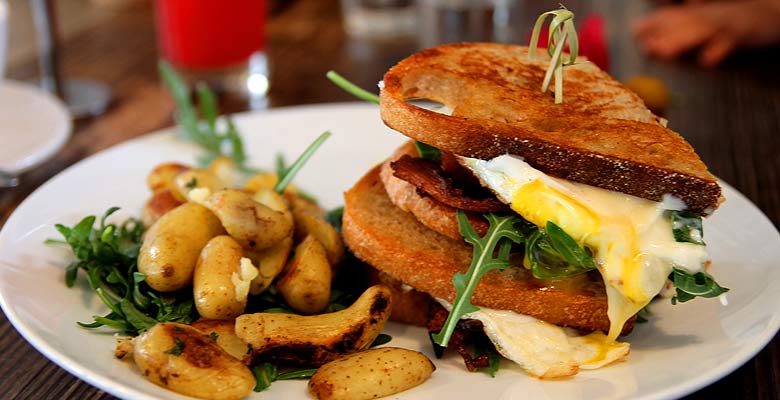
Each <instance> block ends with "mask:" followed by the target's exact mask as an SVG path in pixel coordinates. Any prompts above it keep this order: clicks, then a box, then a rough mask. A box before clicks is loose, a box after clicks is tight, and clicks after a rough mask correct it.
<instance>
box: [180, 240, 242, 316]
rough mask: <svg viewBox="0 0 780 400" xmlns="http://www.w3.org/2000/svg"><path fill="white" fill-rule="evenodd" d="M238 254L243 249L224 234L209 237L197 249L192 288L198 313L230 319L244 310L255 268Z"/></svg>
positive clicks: (240, 253)
mask: <svg viewBox="0 0 780 400" xmlns="http://www.w3.org/2000/svg"><path fill="white" fill-rule="evenodd" d="M242 258H244V249H243V248H242V247H241V245H240V244H238V243H237V242H236V241H235V240H233V238H231V237H230V236H227V235H220V236H217V237H215V238H213V239H211V240H209V242H208V243H207V244H206V246H205V247H204V248H203V250H202V251H201V252H200V256H199V257H198V262H197V264H196V265H195V271H194V275H193V278H192V292H193V297H194V298H195V308H197V309H198V314H200V316H201V317H203V318H208V319H230V320H232V319H234V318H236V317H237V316H239V315H241V314H243V313H244V309H245V308H246V302H247V297H248V296H249V286H250V284H251V282H252V279H254V278H255V277H256V276H257V269H256V268H255V267H254V266H252V265H251V262H250V263H248V265H247V263H246V262H243V263H242V261H241V259H242Z"/></svg>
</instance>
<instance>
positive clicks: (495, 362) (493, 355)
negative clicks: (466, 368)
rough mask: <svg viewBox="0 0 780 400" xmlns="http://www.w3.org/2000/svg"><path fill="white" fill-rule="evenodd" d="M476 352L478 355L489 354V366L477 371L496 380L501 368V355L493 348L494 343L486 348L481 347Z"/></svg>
mask: <svg viewBox="0 0 780 400" xmlns="http://www.w3.org/2000/svg"><path fill="white" fill-rule="evenodd" d="M476 350H477V352H478V353H481V354H487V356H488V366H487V367H484V368H478V369H477V370H478V371H482V372H484V373H486V374H488V375H490V377H491V378H495V377H496V373H497V372H498V369H499V367H500V366H501V355H500V354H498V351H496V348H495V347H493V345H492V343H489V344H487V345H486V346H479V347H478V348H477V349H476Z"/></svg>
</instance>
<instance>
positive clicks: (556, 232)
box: [526, 221, 596, 279]
mask: <svg viewBox="0 0 780 400" xmlns="http://www.w3.org/2000/svg"><path fill="white" fill-rule="evenodd" d="M526 256H527V258H528V262H529V264H530V266H531V272H532V273H533V275H534V276H535V277H536V278H539V279H556V278H563V277H567V276H572V275H578V274H581V273H584V272H587V271H590V270H592V269H595V268H596V264H595V263H594V262H593V257H592V256H591V255H590V253H588V251H587V250H586V249H585V248H583V247H581V246H580V245H579V244H577V242H576V241H575V240H574V239H573V238H572V237H571V236H569V234H567V233H566V232H565V231H564V230H563V229H561V228H560V227H559V226H558V225H556V224H554V223H553V222H550V221H548V222H547V225H546V227H545V231H542V230H537V231H535V232H533V233H532V234H530V236H529V238H528V241H526Z"/></svg>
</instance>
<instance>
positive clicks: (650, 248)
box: [460, 155, 707, 342]
mask: <svg viewBox="0 0 780 400" xmlns="http://www.w3.org/2000/svg"><path fill="white" fill-rule="evenodd" d="M460 159H461V162H462V163H463V165H465V166H466V167H467V168H469V169H470V170H471V171H472V173H474V175H476V176H477V177H478V178H479V179H480V180H481V181H482V184H483V185H485V186H487V187H489V188H490V189H491V190H492V191H493V192H495V193H496V195H497V196H498V198H499V199H500V200H501V201H503V202H505V203H507V204H509V205H510V206H511V208H512V209H513V210H514V211H515V212H517V213H518V214H520V215H521V216H522V217H523V218H525V219H526V220H528V221H530V222H531V223H533V224H535V225H537V226H538V227H540V228H543V227H544V226H546V224H547V222H548V221H549V222H553V223H554V224H556V225H558V226H559V227H561V228H562V229H563V230H564V231H565V232H566V233H568V234H569V236H571V237H572V238H573V239H574V240H576V241H577V242H578V243H579V244H580V245H582V246H587V247H588V248H590V249H591V250H592V251H593V258H594V261H595V262H596V265H597V268H598V270H599V272H601V276H602V278H603V279H604V284H605V287H606V291H607V299H608V316H609V320H610V329H609V333H608V335H607V337H606V340H607V342H614V341H615V339H617V337H618V335H619V334H620V332H621V330H622V329H623V325H625V323H626V321H627V320H628V319H629V318H631V316H633V315H634V314H636V313H637V312H638V311H639V310H641V309H642V308H643V307H644V306H646V305H647V304H648V303H649V302H650V300H652V299H653V297H655V296H656V295H657V294H658V292H660V291H661V289H662V288H663V286H664V283H665V282H666V279H667V277H668V276H669V274H670V273H671V271H672V266H676V267H679V268H682V269H685V270H687V271H688V272H690V273H696V272H699V271H701V270H703V265H704V263H705V262H706V261H707V253H706V251H705V247H704V246H700V245H697V244H693V243H682V242H677V241H675V239H674V236H673V233H672V226H671V221H670V218H669V217H668V215H667V214H666V213H665V211H666V210H669V209H681V208H682V206H684V205H683V204H680V203H681V202H680V201H679V200H673V199H671V198H667V199H666V200H667V201H663V202H654V201H650V200H646V199H642V198H638V197H635V196H631V195H627V194H624V193H619V192H615V191H610V190H605V189H601V188H597V187H593V186H589V185H584V184H580V183H575V182H570V181H567V180H563V179H558V178H554V177H551V176H548V175H546V174H544V173H542V172H541V171H539V170H537V169H535V168H533V167H531V166H530V165H529V164H528V163H526V162H525V161H523V159H522V158H520V157H517V156H512V155H502V156H499V157H496V158H494V159H492V160H489V161H485V160H478V159H472V158H465V157H461V158H460Z"/></svg>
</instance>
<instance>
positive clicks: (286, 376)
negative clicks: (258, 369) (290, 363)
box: [276, 368, 317, 381]
mask: <svg viewBox="0 0 780 400" xmlns="http://www.w3.org/2000/svg"><path fill="white" fill-rule="evenodd" d="M315 372H317V368H310V369H298V370H293V371H288V372H284V373H281V374H279V375H277V376H276V380H277V381H285V380H291V379H309V378H311V377H312V375H314V373H315Z"/></svg>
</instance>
